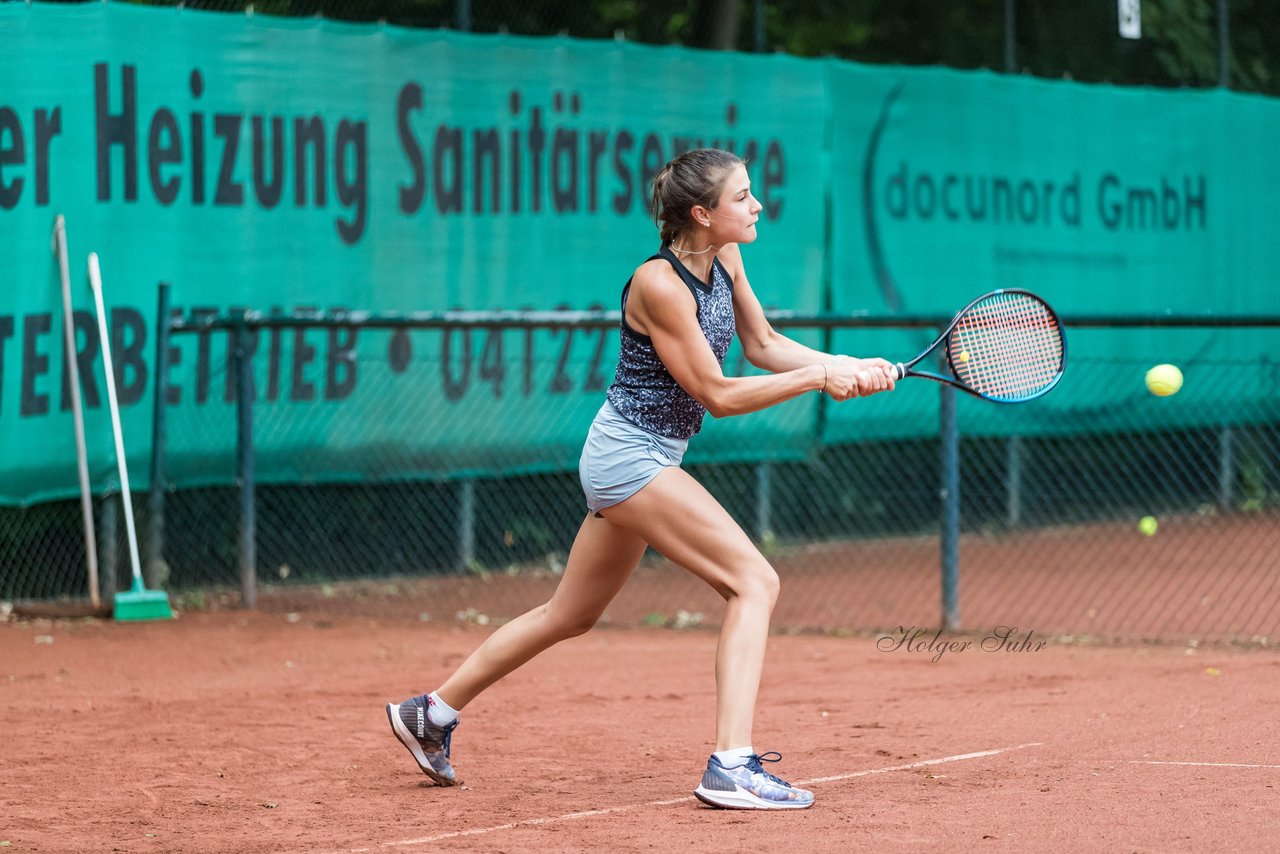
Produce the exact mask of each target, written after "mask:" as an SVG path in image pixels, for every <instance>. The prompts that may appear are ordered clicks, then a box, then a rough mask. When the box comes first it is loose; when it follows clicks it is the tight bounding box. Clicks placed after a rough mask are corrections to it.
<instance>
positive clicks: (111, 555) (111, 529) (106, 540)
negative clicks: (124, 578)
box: [98, 492, 120, 599]
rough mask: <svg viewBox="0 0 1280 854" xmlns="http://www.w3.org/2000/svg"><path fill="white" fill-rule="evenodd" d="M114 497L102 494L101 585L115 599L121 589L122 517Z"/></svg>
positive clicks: (107, 493) (105, 493) (106, 493)
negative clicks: (119, 571)
mask: <svg viewBox="0 0 1280 854" xmlns="http://www.w3.org/2000/svg"><path fill="white" fill-rule="evenodd" d="M118 506H119V505H118V504H116V502H115V499H114V497H113V496H112V494H111V493H110V492H104V493H103V494H102V525H101V526H100V528H101V531H100V535H101V537H102V549H101V551H100V552H99V561H98V563H99V566H100V568H101V570H102V576H101V581H100V584H101V586H102V589H103V590H104V591H106V592H108V593H110V594H111V596H112V598H113V599H114V597H115V595H116V593H117V591H119V589H120V586H119V585H120V581H119V579H118V578H117V576H116V567H117V566H118V565H119V562H120V517H119V516H118V515H117V514H118V513H119V511H118V510H116V508H117V507H118Z"/></svg>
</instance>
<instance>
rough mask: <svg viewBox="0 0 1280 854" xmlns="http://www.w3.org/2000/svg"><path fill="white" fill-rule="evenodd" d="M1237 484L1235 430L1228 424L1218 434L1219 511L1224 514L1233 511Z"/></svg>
mask: <svg viewBox="0 0 1280 854" xmlns="http://www.w3.org/2000/svg"><path fill="white" fill-rule="evenodd" d="M1235 482H1236V463H1235V430H1234V428H1232V426H1231V425H1230V424H1227V425H1225V426H1224V427H1223V428H1222V432H1221V433H1219V434H1218V509H1219V510H1221V511H1222V512H1223V513H1227V512H1229V511H1230V510H1231V497H1232V494H1233V493H1234V492H1235Z"/></svg>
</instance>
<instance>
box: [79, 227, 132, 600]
mask: <svg viewBox="0 0 1280 854" xmlns="http://www.w3.org/2000/svg"><path fill="white" fill-rule="evenodd" d="M89 287H91V288H93V302H94V305H95V306H96V307H97V309H98V336H99V337H100V338H101V339H102V364H103V365H104V366H105V367H106V370H107V404H108V405H109V406H110V408H111V431H112V433H114V434H115V440H116V463H117V464H118V465H119V467H120V495H121V496H122V497H123V498H124V526H125V531H126V532H127V533H128V535H129V561H130V563H131V564H132V566H133V580H134V583H135V585H136V584H140V583H141V582H142V564H141V561H139V560H138V535H137V532H136V530H135V529H134V527H133V498H132V496H131V495H130V493H129V471H128V467H127V466H126V464H125V460H124V436H123V435H122V434H121V431H120V405H119V403H117V402H116V372H115V367H114V366H112V364H111V341H110V336H109V335H108V333H107V311H106V308H105V307H104V306H103V304H102V273H101V271H100V270H99V269H98V253H97V252H90V253H89Z"/></svg>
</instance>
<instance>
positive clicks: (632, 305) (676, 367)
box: [626, 261, 853, 418]
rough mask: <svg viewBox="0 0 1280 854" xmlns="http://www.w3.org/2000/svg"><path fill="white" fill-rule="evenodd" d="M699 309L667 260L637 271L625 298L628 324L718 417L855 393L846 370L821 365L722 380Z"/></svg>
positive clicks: (683, 385)
mask: <svg viewBox="0 0 1280 854" xmlns="http://www.w3.org/2000/svg"><path fill="white" fill-rule="evenodd" d="M697 311H698V306H697V302H696V301H695V300H694V298H693V294H691V293H690V292H689V289H688V287H686V286H685V284H684V283H683V282H682V281H681V280H680V277H679V276H678V275H676V273H675V271H674V270H673V269H672V268H671V265H670V264H668V263H666V262H665V261H651V262H649V263H647V264H644V265H642V266H641V267H640V269H639V270H637V271H636V275H635V277H634V278H633V279H632V281H631V291H630V294H629V295H628V297H627V308H626V317H627V324H628V325H629V326H631V328H632V329H634V330H635V331H636V332H639V333H640V334H642V335H647V336H649V338H650V339H652V341H653V348H654V350H655V351H657V353H658V358H660V359H662V363H663V364H664V365H665V366H666V368H667V370H668V371H669V372H670V373H671V376H672V377H674V378H675V380H676V382H678V383H680V386H681V388H683V389H684V390H685V391H686V392H688V393H689V395H690V396H691V397H693V398H694V399H695V400H697V401H698V402H699V403H701V404H702V405H703V406H705V407H706V409H707V411H708V412H710V413H711V414H712V415H713V416H714V417H716V418H724V417H726V416H729V415H741V414H743V413H746V412H755V411H757V410H760V409H765V408H767V407H770V406H773V405H774V404H776V403H782V402H783V401H785V400H790V399H792V398H793V397H799V396H800V395H802V394H804V393H805V392H807V391H818V390H820V389H822V388H823V385H824V383H825V385H826V389H827V391H828V392H829V393H831V394H832V396H833V397H837V398H838V399H844V398H845V397H848V396H849V394H850V392H851V390H852V389H853V376H852V371H850V370H840V369H839V368H838V367H836V366H826V367H825V368H824V366H823V365H821V364H812V365H805V366H803V367H799V368H796V369H794V370H790V371H785V372H783V373H777V374H768V375H765V376H755V377H726V376H725V375H724V372H723V371H722V370H721V369H720V363H719V362H717V361H716V356H715V353H714V352H712V350H711V345H710V344H709V343H708V342H707V338H706V336H705V335H704V334H703V333H702V328H701V327H700V326H699V325H698V315H697Z"/></svg>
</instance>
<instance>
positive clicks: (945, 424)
mask: <svg viewBox="0 0 1280 854" xmlns="http://www.w3.org/2000/svg"><path fill="white" fill-rule="evenodd" d="M940 389H941V390H940V392H939V394H940V395H941V397H940V399H939V401H938V436H939V439H940V441H941V445H942V488H941V490H940V493H941V498H942V537H941V540H942V543H941V545H942V628H943V629H944V630H946V631H952V630H954V629H955V628H956V627H957V626H958V625H959V622H960V621H959V611H958V607H957V606H958V601H957V600H958V589H957V588H958V579H957V576H958V575H959V563H960V432H959V429H958V428H957V426H956V390H955V389H954V388H952V387H951V386H949V385H945V384H944V385H941V386H940Z"/></svg>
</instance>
